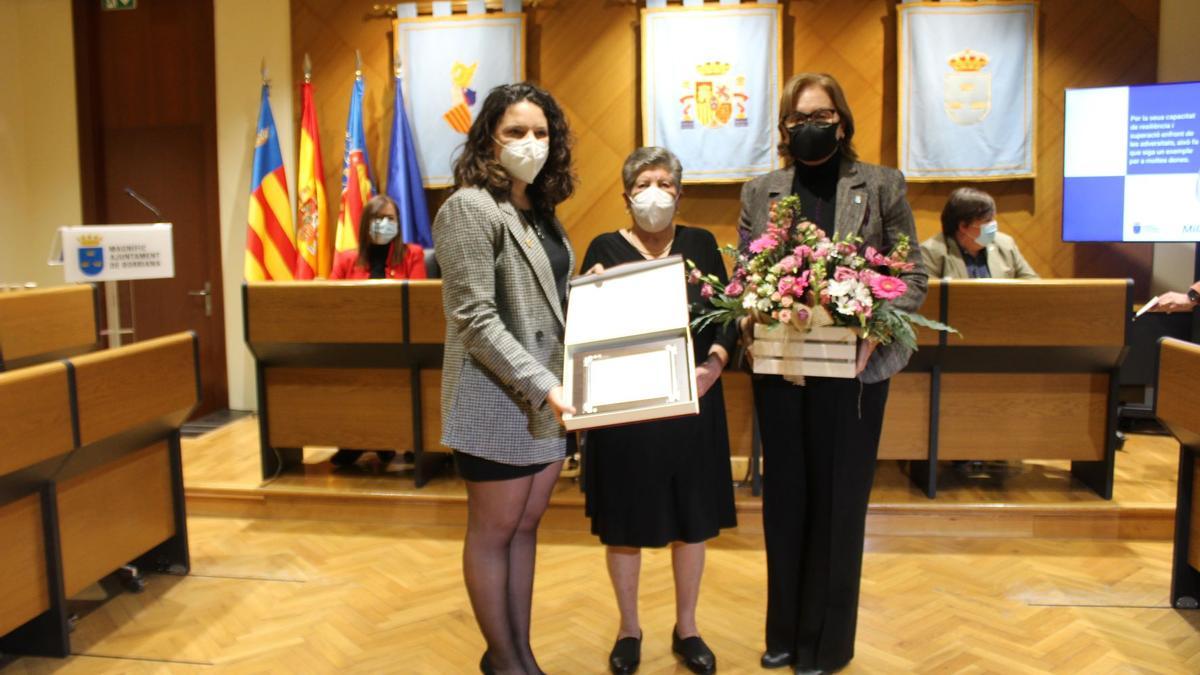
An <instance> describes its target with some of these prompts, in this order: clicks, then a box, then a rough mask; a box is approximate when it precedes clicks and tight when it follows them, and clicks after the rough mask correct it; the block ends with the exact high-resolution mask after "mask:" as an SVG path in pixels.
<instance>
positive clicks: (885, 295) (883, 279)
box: [868, 274, 908, 300]
mask: <svg viewBox="0 0 1200 675" xmlns="http://www.w3.org/2000/svg"><path fill="white" fill-rule="evenodd" d="M868 283H869V284H870V286H871V294H872V295H874V296H875V297H876V298H879V299H880V300H894V299H896V298H898V297H900V296H902V295H904V291H906V290H908V284H906V283H904V281H903V280H902V279H898V278H896V277H889V276H885V275H882V274H880V275H878V276H876V277H874V278H872V279H871V280H870V282H868Z"/></svg>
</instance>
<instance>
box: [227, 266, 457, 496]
mask: <svg viewBox="0 0 1200 675" xmlns="http://www.w3.org/2000/svg"><path fill="white" fill-rule="evenodd" d="M441 292H442V283H441V281H440V280H412V281H390V280H388V281H303V282H278V281H275V282H262V283H248V284H246V285H245V286H243V298H244V301H243V303H242V305H243V311H244V315H243V319H244V321H245V327H246V344H247V345H248V346H249V347H250V351H251V352H252V353H253V354H254V357H255V372H256V376H257V384H258V419H259V427H260V437H261V439H262V440H261V443H262V447H261V455H262V468H263V479H264V480H266V479H268V478H271V477H272V476H274V475H276V474H277V473H278V472H279V471H281V470H282V469H283V467H284V466H286V465H287V464H290V463H295V462H297V461H299V460H300V458H301V453H302V451H303V447H304V446H306V445H332V446H337V447H340V448H353V449H363V450H397V451H404V450H406V449H411V450H412V451H413V454H414V456H415V462H416V468H415V482H416V484H417V486H418V487H420V486H422V485H424V484H425V483H426V482H427V481H428V480H429V478H430V477H431V476H432V475H433V474H434V473H435V472H436V471H437V469H438V468H439V467H440V466H442V465H444V464H445V463H446V462H447V460H448V458H449V454H448V452H447V451H446V449H445V448H442V447H441V446H440V445H439V444H438V440H437V439H438V438H440V437H441V426H442V425H441V415H440V406H439V401H440V391H441V368H442V340H443V339H444V336H445V323H444V319H443V314H442V301H441Z"/></svg>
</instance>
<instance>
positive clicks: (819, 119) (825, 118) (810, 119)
mask: <svg viewBox="0 0 1200 675" xmlns="http://www.w3.org/2000/svg"><path fill="white" fill-rule="evenodd" d="M837 117H838V113H837V111H836V110H834V109H833V108H817V109H816V110H814V111H812V112H810V113H802V112H792V113H788V116H787V117H785V118H783V124H784V126H786V127H789V128H790V127H795V126H800V125H801V124H810V123H811V124H833V123H834V122H836V121H837Z"/></svg>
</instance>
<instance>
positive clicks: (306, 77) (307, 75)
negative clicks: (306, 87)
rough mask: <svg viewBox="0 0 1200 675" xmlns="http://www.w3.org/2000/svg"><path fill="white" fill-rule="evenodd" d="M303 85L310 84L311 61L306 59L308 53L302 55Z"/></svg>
mask: <svg viewBox="0 0 1200 675" xmlns="http://www.w3.org/2000/svg"><path fill="white" fill-rule="evenodd" d="M304 84H312V59H310V58H308V52H305V53H304Z"/></svg>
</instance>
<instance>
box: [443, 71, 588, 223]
mask: <svg viewBox="0 0 1200 675" xmlns="http://www.w3.org/2000/svg"><path fill="white" fill-rule="evenodd" d="M521 101H529V102H530V103H532V104H534V105H536V106H537V107H539V108H541V109H542V112H543V113H544V114H545V115H546V122H547V123H548V124H549V125H550V129H549V131H550V148H549V150H550V152H549V156H547V157H546V164H545V165H544V166H543V167H542V170H541V172H539V173H538V175H537V178H535V179H534V181H533V183H532V184H531V185H530V186H529V191H528V194H529V201H530V202H532V203H533V207H534V209H536V210H537V211H539V212H542V213H553V212H554V207H555V206H557V205H559V204H560V203H562V202H563V201H564V200H566V199H567V197H570V196H571V195H572V194H573V193H574V192H575V180H576V178H575V174H574V172H573V171H572V170H571V144H572V138H571V130H570V129H569V128H568V127H567V118H566V115H564V114H563V111H562V108H560V107H558V103H556V102H555V101H554V97H552V96H550V94H549V92H547V91H546V90H545V89H542V88H540V87H538V86H537V85H535V84H532V83H530V82H518V83H516V84H502V85H500V86H498V87H496V88H494V89H492V90H491V91H490V92H488V95H487V98H486V99H484V101H483V106H482V107H481V108H480V110H479V115H478V116H476V118H475V122H474V123H473V124H471V130H470V131H469V132H467V140H466V142H465V143H463V148H462V152H461V153H460V154H459V155H458V157H457V158H456V159H455V160H454V187H456V188H460V187H464V186H471V187H480V188H484V189H486V190H487V191H488V192H490V193H492V196H494V197H496V198H497V199H507V198H508V195H509V192H511V191H512V179H511V178H509V175H508V172H506V171H505V170H504V167H502V166H500V162H499V160H497V159H496V154H495V145H496V142H495V141H494V140H492V137H493V136H495V134H496V127H497V126H499V124H500V118H501V117H503V116H504V112H505V111H506V110H508V107H509V106H511V105H513V104H516V103H520V102H521Z"/></svg>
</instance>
